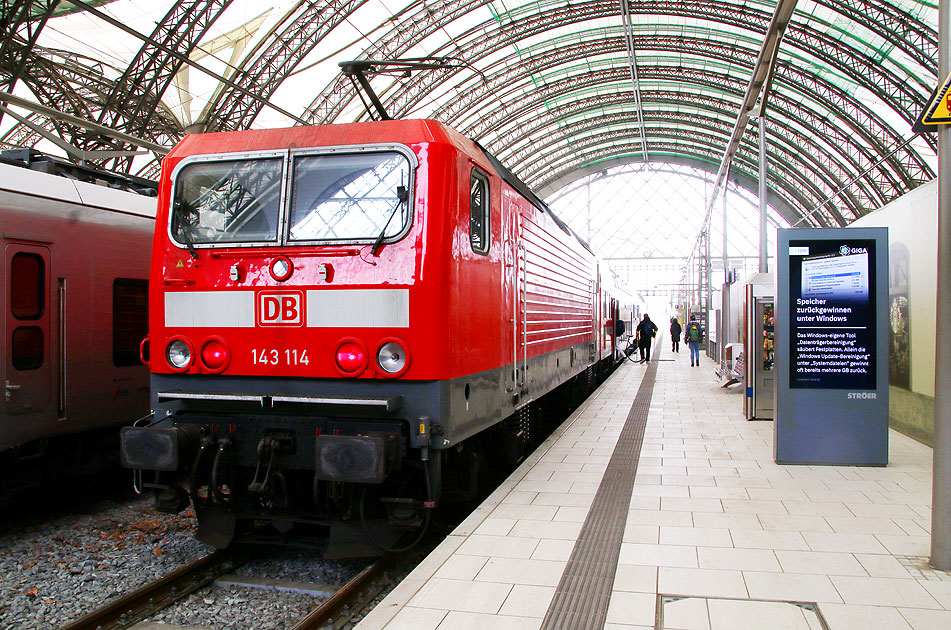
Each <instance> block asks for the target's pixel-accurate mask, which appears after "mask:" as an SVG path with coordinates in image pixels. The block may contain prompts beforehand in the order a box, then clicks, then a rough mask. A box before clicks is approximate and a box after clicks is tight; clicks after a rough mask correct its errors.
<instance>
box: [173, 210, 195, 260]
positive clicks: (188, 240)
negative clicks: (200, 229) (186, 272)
mask: <svg viewBox="0 0 951 630" xmlns="http://www.w3.org/2000/svg"><path fill="white" fill-rule="evenodd" d="M175 206H176V207H175V210H176V212H175V217H176V221H175V224H176V226H175V227H176V228H177V229H176V232H178V235H179V236H180V237H181V239H182V240H183V241H185V247H187V248H188V253H189V254H191V257H192V258H194V259H195V260H198V252H197V251H195V244H194V243H193V242H192V235H191V229H192V226H190V225H186V224H184V223H183V222H182V218H181V216H180V215H179V212H178V211H179V210H181V207H182V203H181V202H180V201H179V202H176V203H175ZM182 228H184V229H182Z"/></svg>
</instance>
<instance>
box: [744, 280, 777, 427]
mask: <svg viewBox="0 0 951 630" xmlns="http://www.w3.org/2000/svg"><path fill="white" fill-rule="evenodd" d="M744 320H745V325H744V334H743V346H744V348H745V349H746V357H745V361H744V382H745V385H746V397H745V398H744V404H743V413H744V415H745V416H746V419H747V420H772V419H773V418H775V411H774V408H773V407H774V402H773V390H774V388H775V385H776V372H775V357H774V355H773V347H774V339H775V328H774V320H775V289H774V287H773V274H770V273H760V274H756V275H755V276H753V277H752V278H751V279H750V280H749V281H748V282H747V283H746V300H745V302H744Z"/></svg>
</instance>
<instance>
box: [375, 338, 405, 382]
mask: <svg viewBox="0 0 951 630" xmlns="http://www.w3.org/2000/svg"><path fill="white" fill-rule="evenodd" d="M376 363H377V365H378V366H380V369H381V370H383V372H384V374H385V375H386V376H399V375H400V374H402V373H403V372H405V371H406V368H407V367H408V365H409V353H408V352H407V351H406V346H405V345H404V344H403V343H402V342H401V341H399V340H397V339H384V340H383V344H382V345H381V346H380V349H379V350H377V352H376Z"/></svg>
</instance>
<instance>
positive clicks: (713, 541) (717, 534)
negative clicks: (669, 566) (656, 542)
mask: <svg viewBox="0 0 951 630" xmlns="http://www.w3.org/2000/svg"><path fill="white" fill-rule="evenodd" d="M660 544H662V545H692V546H694V547H697V546H703V547H732V546H733V539H732V538H730V530H728V529H706V528H702V527H669V526H666V525H661V527H660Z"/></svg>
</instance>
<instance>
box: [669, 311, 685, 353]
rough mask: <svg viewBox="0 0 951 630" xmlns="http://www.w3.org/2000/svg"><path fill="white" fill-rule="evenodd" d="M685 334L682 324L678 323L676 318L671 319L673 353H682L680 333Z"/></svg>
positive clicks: (671, 347) (671, 346) (671, 348)
mask: <svg viewBox="0 0 951 630" xmlns="http://www.w3.org/2000/svg"><path fill="white" fill-rule="evenodd" d="M681 332H683V328H682V327H681V326H680V322H678V321H677V318H676V317H671V318H670V350H671V351H672V352H680V333H681Z"/></svg>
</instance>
